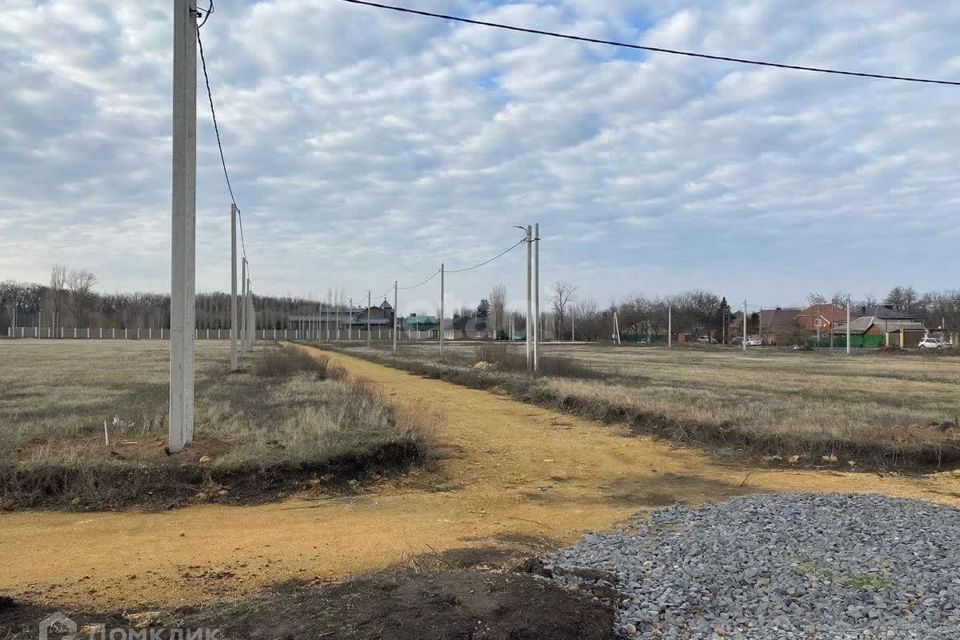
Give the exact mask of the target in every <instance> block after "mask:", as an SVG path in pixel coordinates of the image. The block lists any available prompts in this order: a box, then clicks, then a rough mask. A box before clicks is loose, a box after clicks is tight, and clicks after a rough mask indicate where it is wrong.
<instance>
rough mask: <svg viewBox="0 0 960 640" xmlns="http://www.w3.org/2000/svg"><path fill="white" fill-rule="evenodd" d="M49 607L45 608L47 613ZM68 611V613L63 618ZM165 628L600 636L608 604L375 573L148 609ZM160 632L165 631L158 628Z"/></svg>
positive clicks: (22, 618)
mask: <svg viewBox="0 0 960 640" xmlns="http://www.w3.org/2000/svg"><path fill="white" fill-rule="evenodd" d="M51 611H52V609H51ZM47 613H48V611H47V610H46V609H44V608H40V607H36V606H32V605H11V606H9V607H6V608H4V609H2V610H0V637H8V636H15V635H16V634H17V633H24V632H25V631H26V630H28V629H35V628H36V624H37V621H38V620H39V619H41V617H43V616H44V615H46V614H47ZM68 615H70V614H68ZM71 617H72V618H73V619H74V620H76V621H78V622H79V623H81V624H96V623H98V622H99V623H103V624H105V625H106V627H107V628H108V629H109V628H112V627H115V626H121V627H125V626H134V625H135V624H136V621H137V620H140V619H141V618H142V617H143V614H138V613H118V612H112V613H111V612H105V613H103V614H102V615H99V616H98V615H97V614H95V613H89V612H87V613H79V614H75V615H71ZM150 618H151V619H152V620H156V621H158V622H161V623H162V624H163V625H164V626H165V627H166V628H187V629H198V628H206V629H219V630H220V631H221V632H220V634H219V637H223V638H327V637H329V638H338V639H351V640H368V639H369V640H374V639H381V638H390V639H392V640H459V639H461V638H462V639H464V640H467V639H470V640H524V639H530V640H533V639H541V638H550V639H551V640H609V639H612V638H613V637H614V635H613V625H614V610H613V607H612V606H611V605H610V604H609V603H608V602H607V601H605V600H604V599H601V598H598V597H596V596H594V595H593V594H592V593H590V592H587V591H581V590H578V589H572V588H567V587H563V586H559V585H557V584H555V583H552V582H550V581H549V580H545V579H543V578H539V577H536V576H533V575H529V574H525V573H488V572H481V571H470V570H464V569H452V570H448V571H440V572H426V573H424V572H415V571H412V570H411V571H402V572H383V573H379V574H374V575H372V576H368V577H364V578H359V579H356V580H352V581H349V582H345V583H341V584H335V585H327V586H324V585H317V584H314V583H309V582H291V583H287V584H284V585H280V586H279V587H276V588H275V589H273V590H271V591H270V592H268V593H265V594H262V595H261V596H259V597H258V598H254V599H251V600H248V601H241V602H234V603H226V604H222V605H213V606H206V607H202V608H187V609H180V610H177V611H173V612H151V613H150ZM161 637H169V634H167V633H162V634H161Z"/></svg>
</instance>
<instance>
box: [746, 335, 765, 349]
mask: <svg viewBox="0 0 960 640" xmlns="http://www.w3.org/2000/svg"><path fill="white" fill-rule="evenodd" d="M743 343H744V344H745V345H747V346H748V347H759V346H760V345H762V344H763V342H761V340H760V338H759V336H750V337H748V338H747V339H746V340H744V341H743Z"/></svg>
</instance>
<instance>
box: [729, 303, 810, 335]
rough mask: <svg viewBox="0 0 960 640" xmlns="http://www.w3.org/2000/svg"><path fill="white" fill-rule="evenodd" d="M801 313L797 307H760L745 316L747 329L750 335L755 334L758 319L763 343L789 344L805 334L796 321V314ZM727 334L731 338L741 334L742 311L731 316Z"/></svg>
mask: <svg viewBox="0 0 960 640" xmlns="http://www.w3.org/2000/svg"><path fill="white" fill-rule="evenodd" d="M801 313H802V309H800V308H799V307H774V308H771V309H761V310H760V311H759V313H751V314H749V315H748V316H747V318H748V325H747V331H748V333H749V334H750V335H757V333H756V332H757V330H758V327H757V321H758V320H759V325H760V326H759V331H760V333H761V339H762V340H763V343H764V344H791V343H793V342H795V341H796V340H797V339H798V336H803V335H805V332H804V331H803V329H802V328H801V327H800V324H799V323H798V322H797V316H798V315H800V314H801ZM727 335H729V336H730V338H731V339H732V338H739V337H742V336H743V312H742V311H739V312H736V313H735V314H734V315H733V317H732V318H731V322H730V326H729V327H728V334H727Z"/></svg>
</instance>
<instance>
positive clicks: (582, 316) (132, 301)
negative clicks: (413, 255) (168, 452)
mask: <svg viewBox="0 0 960 640" xmlns="http://www.w3.org/2000/svg"><path fill="white" fill-rule="evenodd" d="M96 283H97V279H96V276H94V274H93V273H91V272H89V271H86V270H84V269H77V270H70V269H67V268H66V267H64V266H63V265H54V267H53V269H52V270H51V274H50V282H49V284H39V283H31V282H16V281H12V280H7V281H4V282H0V331H2V332H3V333H6V329H7V327H9V326H11V325H13V324H14V322H15V323H16V326H19V327H35V326H42V327H52V328H53V330H54V332H59V330H60V329H61V328H63V329H73V328H77V329H86V328H88V327H89V328H92V329H98V328H103V329H110V328H115V329H134V330H135V329H143V330H146V329H150V328H155V329H159V328H169V326H170V296H169V295H167V294H158V293H141V292H137V293H113V294H110V293H98V292H96V291H94V286H95V285H96ZM341 298H343V296H342V295H340V292H339V291H338V292H336V293H334V292H330V293H328V294H327V302H326V304H338V305H341V306H342V305H345V304H346V300H345V299H344V300H341ZM848 299H850V296H849V294H847V293H844V292H837V293H834V294H833V295H831V296H826V295H823V294H820V293H811V294H809V295H808V296H807V300H806V302H807V303H808V304H811V305H814V304H835V305H836V306H838V307H840V308H843V307H845V306H846V303H847V300H848ZM506 300H507V291H506V287H505V286H504V285H503V284H498V285H496V286H495V287H493V289H492V290H491V291H490V293H489V294H488V295H487V296H486V297H484V298H483V299H481V300H480V302H479V304H478V305H477V307H476V308H469V307H464V308H461V309H458V310H456V311H455V312H454V313H453V316H454V318H456V317H478V318H483V319H485V320H486V322H487V324H488V325H489V326H490V328H492V329H494V330H495V331H496V333H497V336H498V337H500V338H504V339H505V338H508V337H509V336H510V335H511V332H512V333H513V334H514V335H515V336H520V335H523V333H524V332H525V331H526V326H525V320H526V318H525V310H511V309H508V308H507V306H506ZM541 304H542V313H541V318H540V322H541V327H542V328H543V335H544V336H545V337H546V338H547V339H557V340H570V339H572V338H574V337H575V338H576V339H577V340H587V341H595V340H604V339H609V338H611V337H612V335H613V333H614V316H615V315H616V320H617V323H618V324H619V328H620V334H621V335H622V336H633V337H639V338H642V337H644V336H647V335H649V336H651V337H652V336H660V337H663V336H665V335H666V333H667V327H668V324H671V321H672V327H673V332H674V335H679V334H681V333H682V334H687V335H690V336H697V335H709V336H712V337H715V338H717V339H720V340H722V339H724V338H727V339H729V338H730V337H731V336H728V335H726V332H727V329H726V328H727V327H728V326H729V324H730V321H731V319H732V318H734V317H737V316H738V314H739V313H740V311H739V310H737V309H735V308H733V309H732V308H731V306H730V305H729V304H728V303H727V300H726V298H725V297H724V296H722V295H719V294H716V293H713V292H711V291H707V290H703V289H693V290H690V291H685V292H682V293H678V294H674V295H667V296H647V295H644V294H641V293H637V294H632V295H629V296H627V297H625V298H623V299H622V300H619V301H616V302H611V303H610V304H608V305H606V306H601V305H600V304H599V303H598V302H597V301H596V299H595V298H592V297H581V296H580V295H578V288H577V287H576V286H575V285H573V284H571V283H570V282H567V281H557V282H555V283H553V285H551V286H550V289H549V293H548V295H547V296H544V299H542V302H541ZM254 305H255V306H256V309H257V328H258V329H283V328H286V326H287V319H288V317H289V316H291V315H303V314H311V313H316V311H317V308H318V305H319V303H318V302H317V301H312V300H307V299H305V298H301V297H293V296H285V297H284V296H260V295H254ZM878 305H888V306H889V307H891V308H893V309H896V310H897V311H903V312H908V313H910V314H912V315H913V316H914V317H916V319H918V320H920V321H921V322H923V323H924V325H925V326H927V327H928V328H937V327H941V326H943V327H946V328H948V329H949V330H950V331H954V332H955V331H957V330H960V291H953V290H951V291H939V292H938V291H932V292H926V293H919V292H917V291H916V290H915V289H914V288H913V287H910V286H896V287H894V288H893V289H891V290H890V292H889V293H888V294H887V295H886V296H884V297H883V298H877V297H876V296H872V295H868V296H866V297H865V298H864V299H862V300H860V301H857V302H853V303H852V307H853V310H854V313H855V315H858V314H859V313H860V312H861V310H862V308H866V309H867V312H868V313H870V310H871V309H874V308H875V307H877V306H878ZM757 323H758V318H757V314H756V313H755V312H753V311H751V313H750V314H749V315H748V318H747V328H748V331H750V330H751V327H753V326H755V325H756V324H757ZM196 326H197V328H198V329H201V330H203V329H228V328H229V327H230V294H227V293H219V292H217V293H198V294H197V296H196Z"/></svg>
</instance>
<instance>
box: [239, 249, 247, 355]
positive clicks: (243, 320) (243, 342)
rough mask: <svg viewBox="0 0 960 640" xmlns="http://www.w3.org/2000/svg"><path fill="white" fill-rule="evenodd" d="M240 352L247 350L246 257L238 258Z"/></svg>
mask: <svg viewBox="0 0 960 640" xmlns="http://www.w3.org/2000/svg"><path fill="white" fill-rule="evenodd" d="M240 269H241V275H240V288H241V295H240V353H241V354H244V353H246V352H247V259H246V258H241V259H240Z"/></svg>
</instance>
